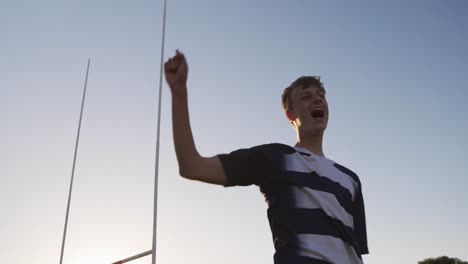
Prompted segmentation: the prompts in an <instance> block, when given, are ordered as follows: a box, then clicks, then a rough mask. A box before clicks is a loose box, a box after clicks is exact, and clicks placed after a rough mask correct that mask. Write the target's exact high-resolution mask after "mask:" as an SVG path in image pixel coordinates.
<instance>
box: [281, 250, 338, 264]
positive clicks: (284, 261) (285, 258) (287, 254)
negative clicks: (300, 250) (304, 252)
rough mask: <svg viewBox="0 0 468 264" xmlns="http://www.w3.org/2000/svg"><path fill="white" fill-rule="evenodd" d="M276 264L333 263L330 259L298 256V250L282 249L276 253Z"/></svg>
mask: <svg viewBox="0 0 468 264" xmlns="http://www.w3.org/2000/svg"><path fill="white" fill-rule="evenodd" d="M274 260H275V264H291V263H294V264H331V263H330V262H328V261H325V260H321V259H316V258H311V257H305V256H298V255H297V253H296V252H294V251H291V250H280V251H277V252H276V253H275V257H274Z"/></svg>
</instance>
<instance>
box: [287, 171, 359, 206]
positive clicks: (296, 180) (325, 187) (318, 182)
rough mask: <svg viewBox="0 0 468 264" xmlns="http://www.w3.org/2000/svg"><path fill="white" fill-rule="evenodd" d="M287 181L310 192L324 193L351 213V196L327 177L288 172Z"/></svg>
mask: <svg viewBox="0 0 468 264" xmlns="http://www.w3.org/2000/svg"><path fill="white" fill-rule="evenodd" d="M286 173H287V175H288V177H287V181H288V183H290V184H291V185H295V186H299V187H307V188H310V189H312V190H318V191H324V192H328V193H331V194H333V195H335V196H336V199H337V200H338V202H339V203H340V205H341V206H342V207H343V208H344V209H345V210H346V212H348V213H350V214H352V213H353V202H352V196H351V193H350V192H349V190H348V189H347V188H345V187H343V186H341V185H340V184H339V183H337V182H334V181H332V180H330V179H329V178H327V177H322V176H320V175H318V174H317V173H316V172H315V171H313V172H310V173H304V172H297V171H288V172H286Z"/></svg>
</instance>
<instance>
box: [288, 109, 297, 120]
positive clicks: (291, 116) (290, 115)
mask: <svg viewBox="0 0 468 264" xmlns="http://www.w3.org/2000/svg"><path fill="white" fill-rule="evenodd" d="M286 116H287V117H288V119H289V121H293V120H294V119H296V117H294V115H293V113H291V112H290V111H286Z"/></svg>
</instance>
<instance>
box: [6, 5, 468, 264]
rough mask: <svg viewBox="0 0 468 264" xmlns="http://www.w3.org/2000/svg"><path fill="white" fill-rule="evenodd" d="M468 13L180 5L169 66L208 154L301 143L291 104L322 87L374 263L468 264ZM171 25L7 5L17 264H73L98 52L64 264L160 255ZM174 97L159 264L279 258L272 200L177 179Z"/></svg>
mask: <svg viewBox="0 0 468 264" xmlns="http://www.w3.org/2000/svg"><path fill="white" fill-rule="evenodd" d="M187 2H189V3H187ZM467 12H468V2H467V1H463V0H449V1H435V0H425V1H411V2H408V1H354V2H353V3H350V2H349V1H266V0H261V1H215V0H211V1H209V0H200V1H181V0H177V1H175V0H168V20H167V23H168V24H167V38H166V41H167V42H166V58H167V57H168V56H170V55H172V54H173V52H174V50H175V49H176V48H180V49H181V50H182V51H184V52H185V53H186V55H187V59H188V62H189V67H190V69H189V70H190V72H189V82H188V85H189V96H190V99H189V100H190V102H189V103H190V114H191V119H192V128H193V132H194V136H195V140H196V143H197V146H198V148H199V150H200V152H201V153H202V154H204V155H214V154H217V153H221V152H229V151H232V150H235V149H238V148H241V147H251V146H254V145H258V144H263V143H268V142H280V143H286V144H294V141H295V134H294V131H293V129H292V128H291V127H290V126H289V124H288V123H287V121H286V119H285V118H284V115H283V113H282V109H281V104H280V94H281V92H282V90H283V88H284V87H286V86H287V85H288V84H289V83H290V82H292V81H293V80H294V79H296V78H297V77H298V76H300V75H321V76H322V80H323V81H324V83H325V85H326V89H327V94H328V101H329V105H330V113H331V114H330V122H329V127H328V129H327V131H326V136H325V142H324V152H325V154H326V156H327V157H329V158H330V159H333V160H336V161H337V162H340V163H342V164H343V165H345V166H347V167H349V168H351V169H353V170H354V171H355V172H356V173H358V174H359V176H360V178H361V181H362V182H363V186H364V197H365V203H366V209H367V211H366V212H367V222H368V227H367V228H368V235H369V247H370V251H371V254H370V255H367V256H365V257H364V260H365V262H366V263H379V264H390V263H392V264H393V263H403V264H405V263H416V262H417V261H418V260H422V259H424V258H426V257H434V256H439V255H449V256H452V257H458V258H461V259H464V260H468V251H467V250H466V248H467V245H468V225H467V224H466V219H467V218H468V205H467V204H468V192H466V190H465V187H466V185H467V184H468V180H467V176H468V175H467V172H466V171H467V169H468V168H467V156H468V143H467V141H466V136H465V135H467V134H468V121H467V118H466V115H467V114H468V106H466V104H465V102H466V101H467V99H468V89H467V88H468V87H467V82H468V34H467V31H466V29H467V28H468V18H467V16H466V13H467ZM161 15H162V2H161V1H110V0H107V1H80V2H75V3H63V2H61V1H41V2H39V1H4V2H2V3H1V4H0V25H1V26H0V34H1V38H2V42H1V44H0V55H1V56H0V57H1V62H0V71H1V72H2V74H1V75H0V83H1V89H0V98H1V99H0V110H1V111H0V112H1V119H2V120H3V122H2V124H1V129H0V133H1V137H0V146H1V149H2V151H1V152H0V158H1V159H0V208H1V217H0V248H1V250H0V259H1V262H2V263H15V264H23V263H31V262H34V263H39V264H43V263H44V264H49V263H58V260H59V255H60V245H61V236H62V231H63V223H64V217H65V209H66V199H67V192H68V185H69V180H70V171H71V165H72V158H73V151H74V149H73V148H74V140H75V134H76V127H77V123H78V115H79V107H80V103H81V93H82V87H83V82H84V77H85V70H86V62H87V59H88V57H91V59H92V62H91V70H90V76H89V82H88V94H87V101H86V105H85V111H84V117H83V125H82V134H81V141H80V146H79V153H78V160H77V168H76V173H75V177H76V178H75V185H74V193H73V199H72V207H71V215H70V222H69V229H68V236H67V244H66V250H65V258H64V263H66V264H78V263H80V264H81V263H90V264H94V263H109V262H112V261H116V260H118V259H121V258H124V257H127V256H130V255H133V254H136V253H139V252H143V251H146V250H148V249H150V248H151V235H152V202H153V181H154V155H155V154H154V153H155V141H156V116H157V113H156V110H157V86H158V80H159V60H160V57H159V53H160V41H161V39H160V35H161ZM163 88H164V90H163V107H162V108H163V109H162V111H163V112H162V123H161V132H162V135H161V152H160V153H161V157H160V158H161V161H160V178H159V187H160V189H159V205H158V206H159V207H158V209H159V216H158V217H159V222H158V263H160V264H178V263H180V264H181V263H209V264H210V263H211V264H214V263H226V264H230V263H259V264H268V263H272V254H273V251H274V250H273V244H272V241H271V234H270V231H269V227H268V221H267V218H266V211H265V210H266V205H265V203H264V200H263V197H262V195H261V194H260V192H259V191H258V188H256V187H255V186H253V187H237V188H223V187H218V186H214V185H206V184H202V183H196V182H190V181H187V180H183V179H181V178H180V177H178V173H177V164H176V160H175V154H174V150H173V143H172V136H171V133H172V131H171V125H170V100H169V99H170V95H169V92H168V89H167V87H166V86H165V85H164V87H163ZM134 263H151V260H150V258H144V259H141V260H140V261H136V262H134Z"/></svg>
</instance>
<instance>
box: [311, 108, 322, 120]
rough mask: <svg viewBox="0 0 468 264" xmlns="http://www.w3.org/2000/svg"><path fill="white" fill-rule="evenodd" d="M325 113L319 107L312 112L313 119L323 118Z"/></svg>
mask: <svg viewBox="0 0 468 264" xmlns="http://www.w3.org/2000/svg"><path fill="white" fill-rule="evenodd" d="M324 114H325V112H324V111H323V108H321V107H317V108H314V110H312V117H313V118H323V116H324Z"/></svg>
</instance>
